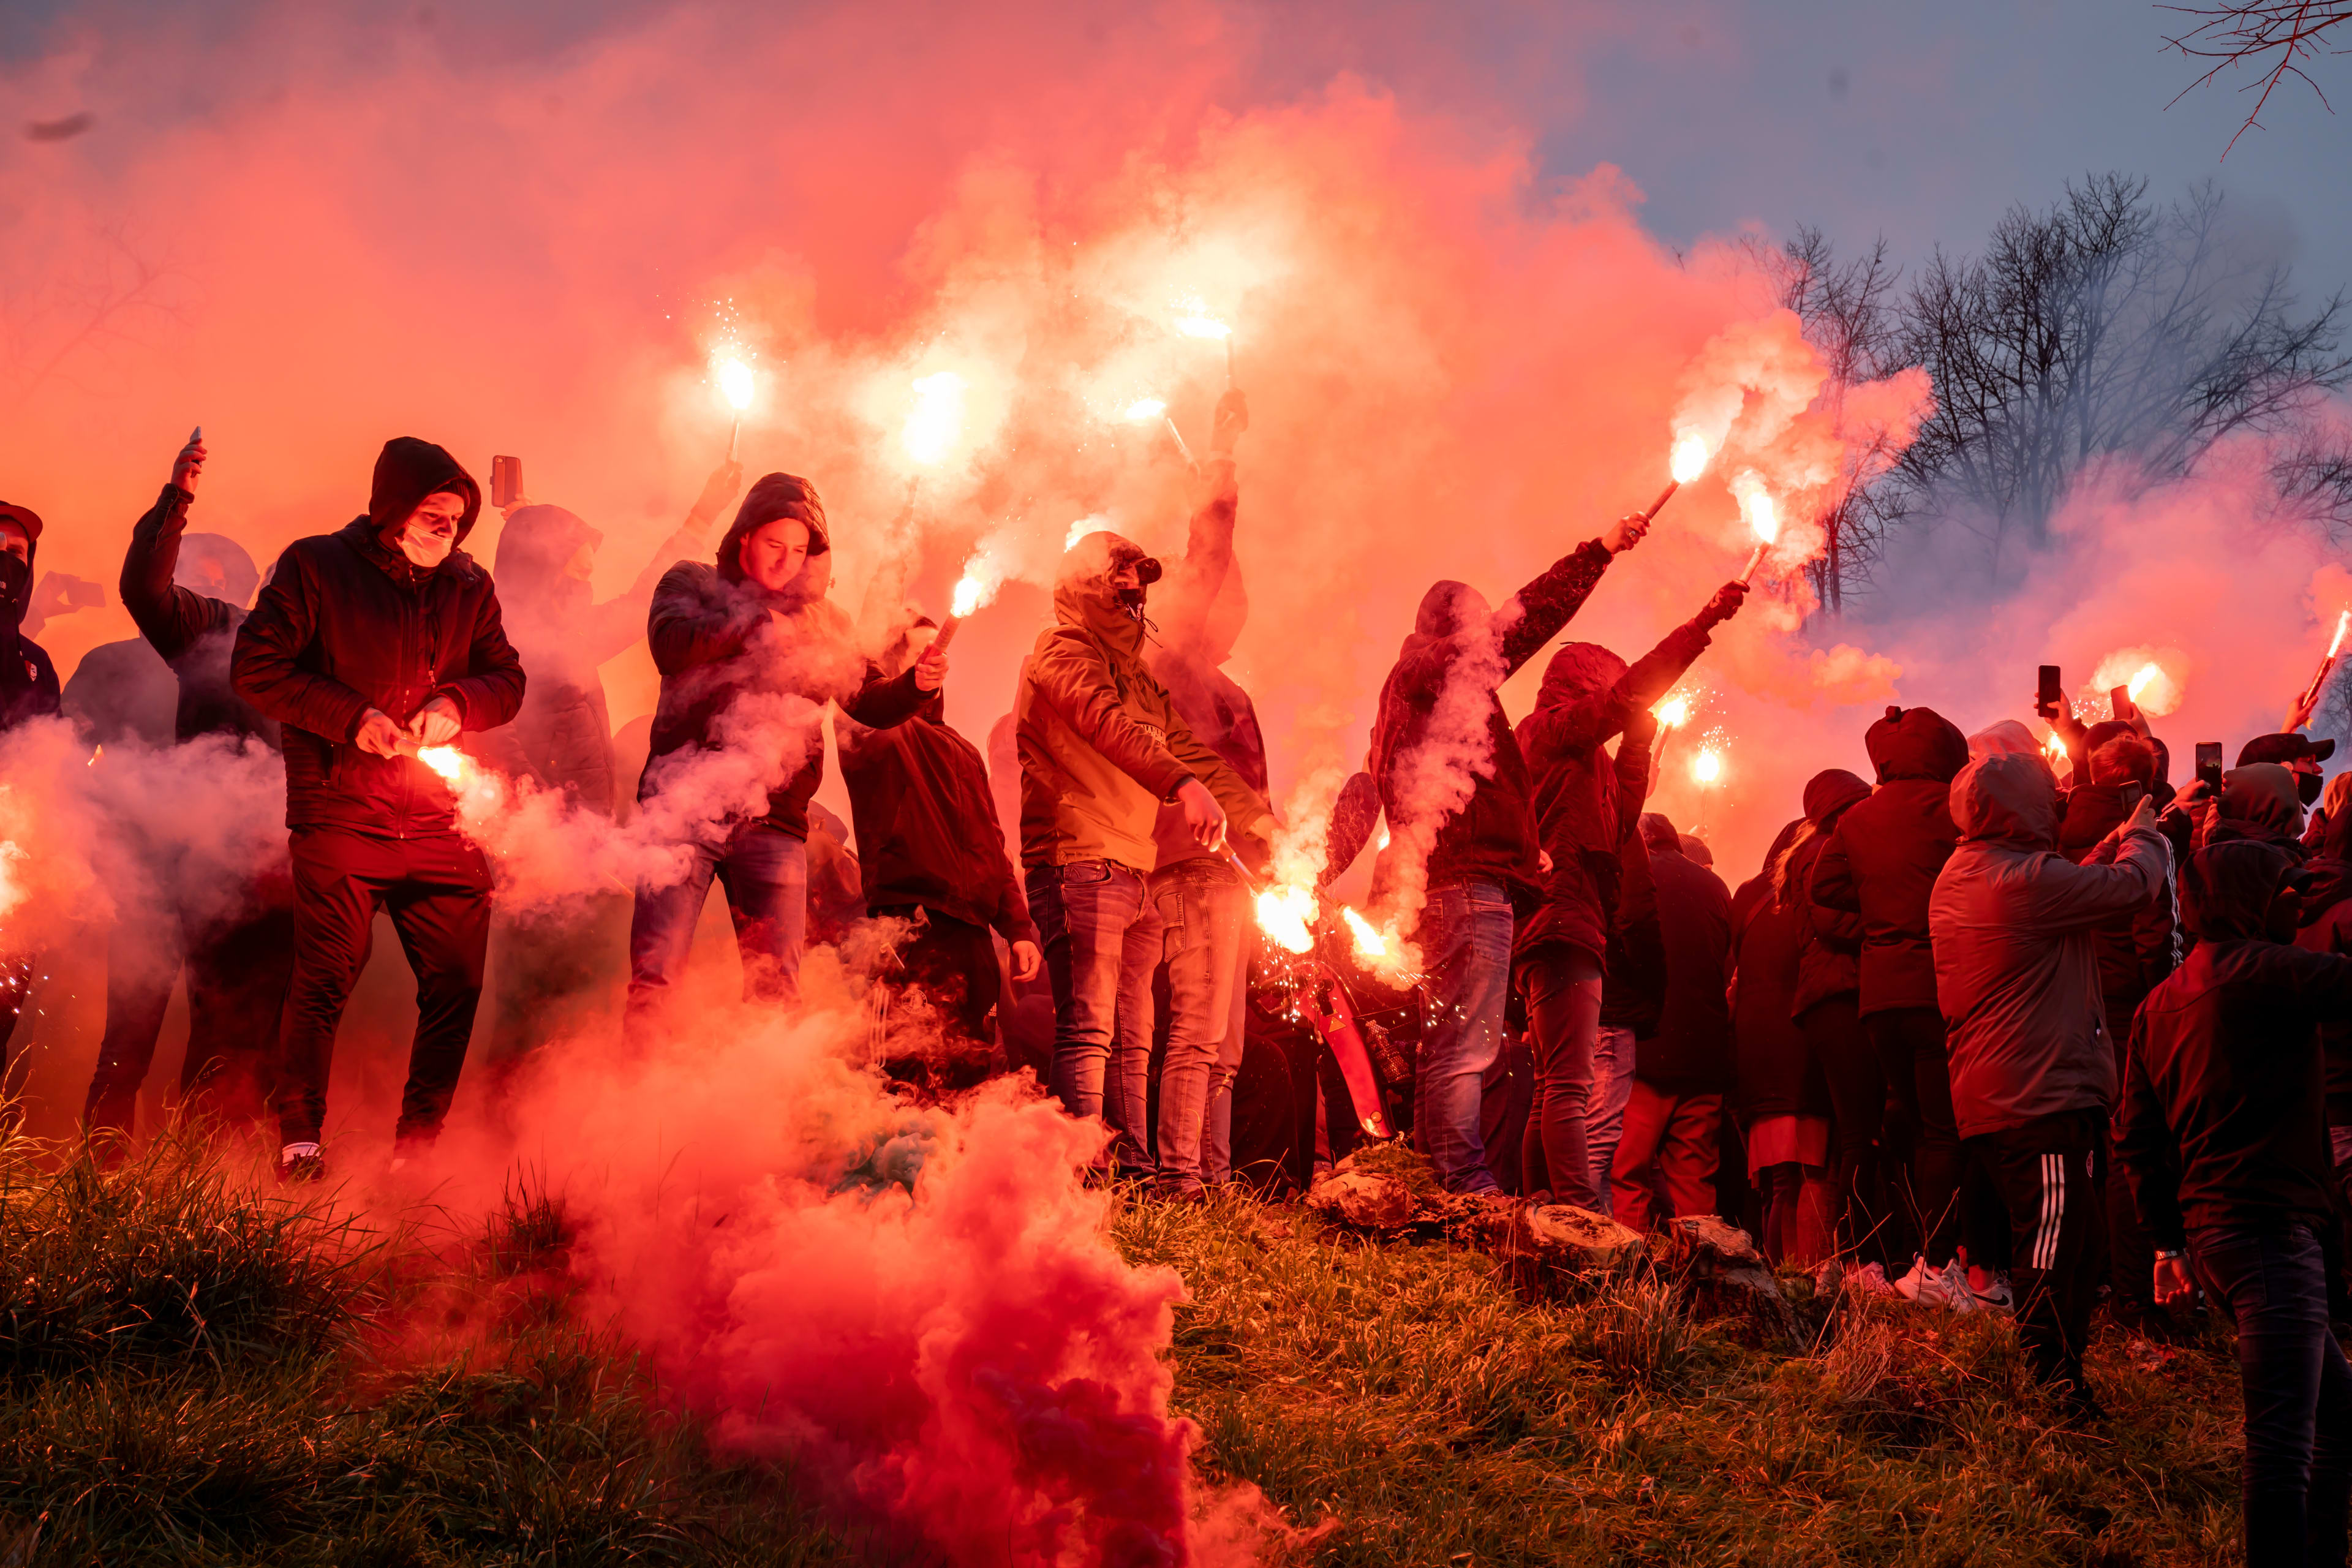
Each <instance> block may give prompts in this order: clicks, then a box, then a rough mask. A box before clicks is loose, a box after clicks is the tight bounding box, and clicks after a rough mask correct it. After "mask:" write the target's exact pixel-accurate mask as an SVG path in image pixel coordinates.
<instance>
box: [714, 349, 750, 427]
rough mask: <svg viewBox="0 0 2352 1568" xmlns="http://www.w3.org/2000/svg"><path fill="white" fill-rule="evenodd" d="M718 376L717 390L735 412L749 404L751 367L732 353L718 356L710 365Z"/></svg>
mask: <svg viewBox="0 0 2352 1568" xmlns="http://www.w3.org/2000/svg"><path fill="white" fill-rule="evenodd" d="M711 373H712V374H713V375H715V376H716V377H717V378H718V381H719V394H720V395H722V396H724V397H725V398H726V399H727V401H728V403H729V404H730V405H732V406H733V408H734V410H735V412H736V413H738V414H740V413H742V412H743V410H745V409H746V408H749V407H751V366H750V365H748V364H745V363H743V362H742V361H741V360H740V359H736V358H734V357H733V356H732V355H726V356H722V357H720V358H719V360H717V361H716V362H715V363H713V364H712V365H711Z"/></svg>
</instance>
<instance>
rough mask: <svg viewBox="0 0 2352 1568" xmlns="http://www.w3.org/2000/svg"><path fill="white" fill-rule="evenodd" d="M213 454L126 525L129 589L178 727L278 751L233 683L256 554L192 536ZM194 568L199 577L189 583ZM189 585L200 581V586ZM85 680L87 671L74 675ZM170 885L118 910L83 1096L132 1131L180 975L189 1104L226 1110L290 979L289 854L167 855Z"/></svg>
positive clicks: (175, 474) (125, 590) (271, 1054)
mask: <svg viewBox="0 0 2352 1568" xmlns="http://www.w3.org/2000/svg"><path fill="white" fill-rule="evenodd" d="M204 463H205V447H204V445H203V443H202V442H201V441H196V440H191V441H190V442H189V443H188V444H187V446H185V447H183V448H181V451H180V454H179V456H178V458H175V459H174V460H173V465H172V477H171V479H168V480H166V481H165V483H164V485H163V494H161V495H160V496H158V497H156V499H155V504H154V505H153V506H152V507H150V508H148V509H147V512H146V515H145V516H143V517H142V518H141V519H140V520H139V521H137V522H136V523H134V524H132V525H131V547H130V549H129V550H128V551H127V552H125V553H124V555H123V558H122V577H121V595H122V605H123V608H125V609H127V610H129V611H130V612H131V620H132V621H133V622H134V623H136V624H137V626H138V627H139V631H140V635H141V636H142V637H144V638H145V639H146V641H147V643H148V644H149V645H150V646H151V647H152V648H153V649H154V651H155V653H156V655H157V656H159V657H160V658H162V659H163V662H164V664H165V665H166V666H168V667H169V668H170V669H171V671H172V673H173V676H174V677H175V678H176V680H177V686H178V695H177V699H176V703H175V711H174V717H173V738H174V739H175V740H177V741H178V742H182V743H185V742H190V741H193V740H195V739H196V738H197V737H198V736H201V735H219V736H222V737H224V738H226V739H227V740H229V741H231V742H234V743H236V744H238V745H246V744H251V745H257V746H263V747H268V749H270V750H272V751H275V750H277V749H278V725H277V724H276V723H274V722H272V721H270V720H269V719H268V718H266V717H264V716H263V715H262V714H261V713H260V712H258V711H257V710H255V708H254V707H253V705H252V704H251V703H249V702H247V701H246V700H245V699H244V698H242V697H239V696H238V695H237V694H236V689H235V688H234V687H233V686H232V685H231V683H230V680H229V657H230V654H231V652H232V650H233V648H234V647H235V645H236V629H237V627H238V626H242V625H244V624H245V618H246V605H247V602H248V601H249V600H251V598H252V597H253V593H254V589H255V588H256V587H257V585H258V584H259V583H260V581H261V574H260V573H259V572H257V571H256V570H255V568H254V564H253V557H251V556H250V555H247V553H246V552H245V548H244V546H242V545H240V544H238V543H237V542H236V541H235V540H233V539H230V538H228V537H227V536H226V535H225V534H218V533H193V534H192V533H189V532H188V531H187V526H188V510H189V508H191V507H192V506H194V504H195V500H196V485H197V482H198V481H199V480H200V479H202V477H203V473H204ZM183 578H186V579H189V580H191V581H190V582H183V581H182V579H183ZM192 584H193V585H192ZM75 674H76V678H77V679H79V675H80V672H79V670H77V671H76V672H75ZM151 869H152V876H153V879H154V880H155V882H156V883H157V885H158V886H160V887H161V888H162V889H164V898H165V900H166V905H165V908H163V910H161V911H160V918H158V919H155V920H140V919H128V918H127V919H121V920H119V921H117V922H116V924H115V927H114V930H113V931H112V932H111V933H110V935H109V937H108V940H107V947H106V1030H105V1033H104V1035H103V1036H102V1037H100V1040H99V1046H98V1065H97V1068H96V1069H95V1070H94V1071H93V1072H92V1073H91V1074H90V1080H89V1097H88V1099H87V1100H85V1101H84V1102H83V1106H82V1126H83V1127H84V1128H85V1129H86V1130H87V1131H93V1132H94V1131H99V1130H100V1129H102V1128H103V1129H112V1130H115V1131H121V1132H126V1133H127V1132H129V1131H131V1122H132V1121H133V1118H134V1116H135V1114H136V1110H137V1106H138V1100H139V1088H140V1085H141V1084H142V1083H144V1082H145V1081H146V1078H147V1069H148V1068H149V1067H150V1066H151V1065H152V1063H153V1061H154V1059H155V1041H156V1037H157V1036H159V1035H160V1034H161V1033H162V1032H163V1012H164V1008H165V1007H166V1005H168V1004H169V1003H170V1001H171V996H172V985H173V982H174V981H175V980H176V979H178V977H179V974H180V971H181V969H182V967H183V965H184V966H185V968H186V970H187V976H188V1048H187V1054H186V1056H185V1057H184V1058H183V1061H182V1065H181V1068H180V1103H181V1104H182V1105H183V1106H184V1107H185V1106H188V1105H189V1104H190V1103H191V1102H192V1101H194V1100H196V1099H197V1098H198V1097H199V1096H201V1097H203V1098H204V1099H205V1100H206V1101H207V1103H208V1106H209V1108H210V1109H211V1110H215V1112H217V1113H218V1114H220V1115H222V1116H223V1117H225V1118H226V1119H228V1120H231V1121H247V1120H250V1119H252V1118H254V1117H257V1116H258V1115H259V1114H260V1112H261V1110H262V1109H263V1106H264V1103H265V1102H266V1100H267V1098H268V1091H269V1078H270V1071H271V1064H272V1062H273V1061H274V1059H275V1058H276V1055H277V1047H278V1022H279V1017H280V1015H281V1014H282V1013H283V1012H284V1010H285V1006H286V994H287V989H288V987H289V985H290V984H291V983H292V981H293V977H294V879H293V870H292V868H291V866H290V864H289V862H288V861H287V860H286V859H285V858H284V857H283V856H282V855H281V856H279V857H278V858H274V859H273V860H272V862H271V863H270V864H269V865H268V866H266V867H263V868H261V869H260V872H259V874H258V875H257V876H256V877H254V878H253V879H252V880H251V881H249V882H247V883H246V884H245V885H244V886H242V887H237V888H219V887H210V886H198V885H192V884H191V882H190V880H189V879H187V878H185V877H184V876H183V875H182V874H181V868H180V867H179V866H178V865H176V864H173V863H170V862H168V861H156V862H154V863H152V865H151Z"/></svg>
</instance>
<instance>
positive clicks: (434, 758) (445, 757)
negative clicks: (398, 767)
mask: <svg viewBox="0 0 2352 1568" xmlns="http://www.w3.org/2000/svg"><path fill="white" fill-rule="evenodd" d="M416 760H417V761H418V762H420V763H424V764H425V766H426V767H428V768H431V769H432V770H433V771H434V772H435V773H439V774H440V775H441V776H442V777H443V778H445V779H447V780H448V781H449V782H450V783H451V784H462V783H464V782H465V777H466V753H465V752H461V751H459V750H458V749H457V747H455V746H419V747H418V748H416Z"/></svg>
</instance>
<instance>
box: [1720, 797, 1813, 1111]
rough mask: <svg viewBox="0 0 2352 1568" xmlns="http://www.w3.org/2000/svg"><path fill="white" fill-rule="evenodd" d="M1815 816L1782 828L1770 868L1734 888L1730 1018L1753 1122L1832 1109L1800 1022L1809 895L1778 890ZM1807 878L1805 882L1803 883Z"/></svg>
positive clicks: (1745, 1105) (1742, 1097)
mask: <svg viewBox="0 0 2352 1568" xmlns="http://www.w3.org/2000/svg"><path fill="white" fill-rule="evenodd" d="M1810 827H1811V822H1810V821H1809V820H1808V819H1806V818H1804V817H1799V818H1798V819H1797V820H1796V821H1794V822H1792V823H1790V824H1789V825H1788V826H1786V827H1783V828H1782V829H1780V834H1779V836H1778V837H1775V838H1774V839H1773V841H1772V847H1771V849H1770V850H1769V852H1768V853H1767V854H1766V855H1765V857H1764V868H1763V869H1762V870H1761V871H1759V872H1758V873H1757V874H1756V875H1755V876H1753V877H1750V878H1749V879H1748V880H1747V881H1745V882H1742V883H1741V884H1740V885H1739V890H1738V892H1736V893H1734V894H1733V895H1732V896H1731V930H1732V990H1731V1021H1732V1037H1733V1040H1734V1042H1735V1050H1734V1059H1735V1060H1736V1062H1737V1063H1738V1083H1739V1093H1738V1111H1739V1115H1740V1118H1741V1120H1742V1121H1746V1122H1751V1123H1752V1122H1754V1121H1757V1120H1758V1119H1759V1118H1761V1117H1768V1116H1794V1115H1796V1114H1798V1113H1800V1112H1802V1113H1804V1114H1806V1115H1809V1116H1822V1115H1826V1114H1828V1111H1829V1086H1828V1080H1827V1079H1824V1078H1823V1077H1822V1069H1821V1067H1820V1065H1819V1064H1818V1063H1816V1062H1815V1061H1814V1060H1813V1057H1812V1052H1811V1049H1810V1048H1809V1047H1807V1046H1806V1044H1805V1037H1804V1032H1803V1031H1802V1030H1801V1029H1799V1028H1798V1027H1797V1022H1796V1016H1797V1013H1798V1011H1799V1009H1798V1007H1797V989H1798V984H1799V981H1800V977H1801V974H1802V973H1803V968H1804V953H1805V913H1806V911H1807V910H1810V909H1811V907H1812V906H1811V902H1810V901H1809V900H1804V899H1801V898H1795V897H1791V898H1789V899H1787V900H1782V899H1780V898H1779V897H1776V896H1775V891H1774V889H1775V884H1776V882H1777V881H1778V878H1777V877H1776V873H1777V872H1778V871H1779V870H1780V863H1781V860H1782V858H1784V857H1785V856H1787V855H1788V854H1789V853H1790V852H1791V850H1792V849H1794V848H1795V847H1797V839H1798V837H1799V836H1800V835H1801V834H1803V833H1805V832H1806V830H1807V829H1808V828H1810ZM1800 885H1801V884H1800Z"/></svg>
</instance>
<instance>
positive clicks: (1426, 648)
mask: <svg viewBox="0 0 2352 1568" xmlns="http://www.w3.org/2000/svg"><path fill="white" fill-rule="evenodd" d="M1609 560H1610V556H1609V550H1608V547H1607V546H1606V545H1604V544H1602V543H1601V541H1599V540H1597V539H1595V540H1591V541H1589V542H1586V543H1584V544H1581V545H1579V546H1578V547H1577V548H1576V549H1575V550H1574V551H1573V552H1570V553H1569V554H1567V555H1563V556H1561V557H1560V558H1559V560H1558V561H1556V562H1554V563H1552V564H1551V566H1550V568H1549V570H1547V571H1546V572H1545V573H1544V574H1542V575H1541V576H1539V577H1538V578H1536V579H1535V580H1534V581H1533V582H1530V583H1528V584H1526V585H1525V586H1524V587H1522V588H1520V590H1519V591H1518V592H1517V594H1514V595H1512V596H1511V598H1510V601H1509V602H1508V603H1507V604H1506V605H1504V606H1503V607H1502V608H1501V609H1500V610H1493V609H1490V608H1489V607H1488V606H1487V605H1486V600H1485V599H1484V598H1483V597H1481V596H1480V595H1479V594H1478V592H1477V591H1476V590H1475V589H1474V588H1472V587H1470V586H1468V585H1467V584H1462V583H1453V582H1441V583H1436V584H1432V585H1431V587H1430V589H1429V592H1428V593H1426V594H1424V595H1422V600H1421V607H1420V609H1419V610H1417V611H1416V612H1415V613H1414V616H1413V624H1412V632H1411V633H1410V634H1408V635H1407V636H1406V637H1405V639H1404V642H1403V645H1402V647H1400V648H1399V649H1398V651H1397V661H1396V664H1395V666H1394V667H1393V668H1391V669H1390V671H1389V674H1388V679H1387V680H1385V681H1384V682H1383V683H1382V684H1381V702H1380V710H1379V712H1378V714H1377V715H1376V716H1375V718H1374V720H1373V723H1372V746H1371V756H1370V773H1371V775H1372V778H1373V780H1374V782H1376V783H1377V784H1379V785H1380V789H1381V807H1382V809H1384V810H1385V811H1386V812H1387V814H1388V819H1389V821H1390V823H1391V825H1396V824H1402V823H1408V822H1412V821H1415V820H1419V819H1423V818H1424V817H1425V816H1426V810H1425V807H1426V804H1427V803H1426V802H1425V801H1424V800H1408V799H1407V798H1406V797H1407V795H1409V794H1425V793H1426V792H1427V790H1428V789H1429V788H1430V787H1431V784H1430V781H1429V780H1416V779H1415V778H1414V777H1412V773H1417V772H1419V771H1420V770H1419V769H1418V768H1417V767H1416V766H1415V765H1414V764H1416V763H1422V762H1424V761H1426V759H1425V758H1424V757H1423V748H1424V743H1425V742H1428V741H1430V739H1431V735H1430V729H1431V721H1432V720H1433V718H1434V717H1435V715H1436V712H1437V710H1438V709H1439V707H1440V706H1441V704H1442V703H1443V704H1444V705H1445V706H1446V707H1447V708H1448V710H1449V713H1450V714H1451V713H1453V712H1454V711H1455V710H1457V708H1458V709H1459V712H1460V717H1461V718H1462V720H1463V721H1465V728H1466V725H1467V721H1469V720H1470V719H1471V718H1473V717H1474V715H1473V714H1472V713H1471V712H1470V708H1471V707H1472V706H1475V708H1476V709H1477V710H1481V711H1482V712H1483V717H1484V729H1483V732H1482V733H1481V734H1479V735H1478V736H1477V738H1475V740H1473V742H1472V743H1471V751H1472V753H1473V754H1472V755H1470V756H1469V757H1468V758H1466V759H1465V765H1466V769H1467V773H1468V777H1467V780H1466V784H1467V790H1466V794H1465V795H1464V796H1463V798H1462V800H1461V804H1459V805H1455V806H1454V807H1453V808H1452V809H1451V810H1448V811H1446V812H1445V815H1444V818H1443V820H1442V821H1441V822H1440V823H1439V826H1438V828H1437V833H1436V837H1435V839H1434V841H1433V844H1432V845H1431V847H1430V851H1429V860H1428V865H1427V876H1428V882H1427V885H1428V886H1430V887H1432V888H1437V887H1443V886H1444V885H1446V884H1447V883H1450V882H1469V881H1487V882H1495V883H1497V884H1500V885H1501V886H1502V887H1504V888H1505V889H1507V890H1508V891H1509V892H1511V893H1512V895H1513V896H1514V900H1515V901H1517V902H1520V903H1524V904H1528V905H1530V906H1531V905H1532V904H1533V903H1534V902H1535V901H1536V900H1538V898H1539V897H1540V896H1541V891H1542V889H1540V887H1539V886H1538V880H1537V879H1538V876H1539V874H1540V873H1539V871H1538V864H1539V863H1538V859H1537V852H1538V834H1537V828H1536V817H1535V805H1534V792H1533V787H1532V784H1531V783H1530V781H1529V778H1528V765H1527V760H1526V759H1525V758H1524V757H1523V756H1522V755H1521V754H1520V752H1519V743H1518V741H1517V738H1516V737H1515V736H1514V735H1513V734H1512V733H1511V724H1510V720H1509V719H1508V718H1507V716H1506V715H1505V714H1504V712H1503V703H1502V699H1501V698H1500V697H1498V696H1497V695H1496V691H1497V689H1499V688H1500V687H1501V686H1502V684H1503V682H1504V681H1506V680H1507V679H1510V678H1511V676H1512V675H1514V674H1516V673H1517V670H1518V668H1519V667H1520V666H1521V665H1523V664H1525V663H1527V661H1528V659H1530V658H1534V657H1535V652H1536V650H1537V649H1538V648H1539V647H1543V645H1544V644H1546V643H1548V642H1549V641H1550V640H1551V639H1552V638H1553V637H1555V636H1557V635H1558V634H1559V629H1560V627H1562V626H1566V625H1567V624H1568V623H1569V620H1570V618H1571V617H1572V616H1575V614H1576V612H1577V611H1578V610H1579V609H1581V608H1582V607H1583V605H1584V601H1585V600H1586V599H1588V598H1590V597H1591V595H1592V590H1593V589H1594V588H1596V587H1598V586H1599V585H1600V583H1601V574H1602V573H1604V572H1606V571H1607V570H1608V569H1609ZM1454 766H1455V764H1454V763H1451V762H1445V763H1441V764H1440V765H1438V766H1436V767H1434V768H1433V769H1432V770H1431V772H1432V773H1433V775H1435V776H1436V777H1437V778H1438V779H1440V780H1441V781H1442V783H1443V785H1444V787H1446V788H1449V789H1455V790H1458V789H1459V788H1460V786H1461V785H1462V784H1464V783H1465V781H1464V780H1461V779H1459V778H1457V777H1455V776H1454ZM1402 842H1403V836H1402V835H1399V836H1398V837H1397V839H1396V840H1394V841H1393V843H1392V846H1391V855H1393V854H1395V853H1400V852H1402V851H1401V850H1399V849H1398V848H1397V847H1396V846H1398V845H1402ZM1393 875H1394V872H1393V870H1392V869H1391V862H1384V863H1383V865H1382V866H1381V868H1380V869H1379V871H1378V872H1376V874H1375V879H1376V880H1378V881H1382V882H1385V881H1386V880H1388V879H1390V878H1391V877H1392V876H1393Z"/></svg>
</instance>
